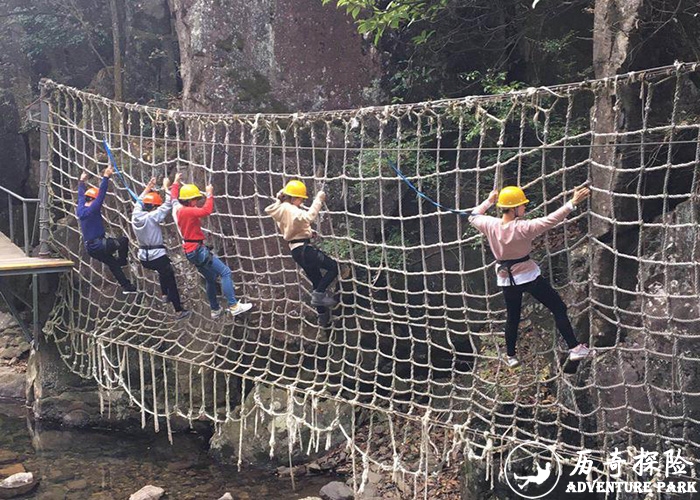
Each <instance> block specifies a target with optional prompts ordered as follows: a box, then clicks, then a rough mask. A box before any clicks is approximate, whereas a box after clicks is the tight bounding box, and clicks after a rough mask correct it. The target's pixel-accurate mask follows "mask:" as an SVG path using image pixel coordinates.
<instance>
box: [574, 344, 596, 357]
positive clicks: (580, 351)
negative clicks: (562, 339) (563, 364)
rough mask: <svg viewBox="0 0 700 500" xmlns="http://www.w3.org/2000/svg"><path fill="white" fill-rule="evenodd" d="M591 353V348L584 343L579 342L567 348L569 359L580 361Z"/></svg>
mask: <svg viewBox="0 0 700 500" xmlns="http://www.w3.org/2000/svg"><path fill="white" fill-rule="evenodd" d="M591 354H593V350H592V349H589V348H588V346H587V345H586V344H579V345H577V346H576V347H574V348H573V349H569V359H570V360H571V361H580V360H582V359H585V358H587V357H588V356H590V355H591Z"/></svg>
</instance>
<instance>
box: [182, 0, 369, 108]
mask: <svg viewBox="0 0 700 500" xmlns="http://www.w3.org/2000/svg"><path fill="white" fill-rule="evenodd" d="M169 2H170V7H171V11H172V15H173V18H174V20H175V28H176V31H177V35H178V39H179V44H180V54H181V73H182V80H183V107H184V108H185V109H187V110H189V111H208V112H222V113H223V112H258V111H277V112H279V111H310V110H319V109H334V108H343V107H348V106H361V105H363V104H365V103H367V102H370V101H372V100H374V98H375V97H376V93H375V95H372V93H373V92H372V91H373V88H374V87H373V85H374V83H373V82H374V81H375V79H377V78H378V77H379V69H380V68H379V63H378V58H377V57H376V56H375V55H374V53H373V50H371V49H370V48H369V45H368V44H367V43H365V42H364V41H363V40H362V39H361V37H360V36H359V35H358V34H357V32H356V30H355V28H354V26H353V25H352V23H351V21H350V20H349V19H348V17H347V16H345V15H344V14H343V13H341V12H339V11H338V10H337V9H336V8H335V7H334V6H327V7H324V6H322V5H321V2H320V1H318V0H262V1H258V0H256V1H250V0H248V1H243V2H226V1H224V0H169Z"/></svg>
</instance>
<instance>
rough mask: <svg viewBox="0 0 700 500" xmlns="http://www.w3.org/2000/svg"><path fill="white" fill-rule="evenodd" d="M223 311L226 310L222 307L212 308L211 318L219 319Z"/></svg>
mask: <svg viewBox="0 0 700 500" xmlns="http://www.w3.org/2000/svg"><path fill="white" fill-rule="evenodd" d="M223 312H224V310H223V309H222V308H218V309H212V310H211V319H219V318H220V317H221V314H222V313H223Z"/></svg>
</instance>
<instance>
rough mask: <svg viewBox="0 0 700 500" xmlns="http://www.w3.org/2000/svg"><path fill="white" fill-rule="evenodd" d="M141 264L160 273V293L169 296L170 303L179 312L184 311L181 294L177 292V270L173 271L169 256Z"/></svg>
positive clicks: (143, 261)
mask: <svg viewBox="0 0 700 500" xmlns="http://www.w3.org/2000/svg"><path fill="white" fill-rule="evenodd" d="M141 264H142V265H143V267H145V268H146V269H151V270H152V271H157V272H158V279H159V281H160V291H161V292H162V293H163V295H167V296H168V301H169V302H170V303H171V304H172V305H173V307H174V308H175V310H176V311H177V312H180V311H182V303H181V302H180V292H178V290H177V281H175V270H174V269H173V266H172V264H171V263H170V259H169V258H168V256H167V255H163V256H162V257H158V258H157V259H154V260H142V261H141Z"/></svg>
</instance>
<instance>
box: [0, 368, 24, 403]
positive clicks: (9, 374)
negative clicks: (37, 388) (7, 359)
mask: <svg viewBox="0 0 700 500" xmlns="http://www.w3.org/2000/svg"><path fill="white" fill-rule="evenodd" d="M25 398H26V375H25V374H24V373H22V372H18V371H17V370H15V369H14V368H12V367H10V366H2V365H0V399H18V400H24V399H25Z"/></svg>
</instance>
